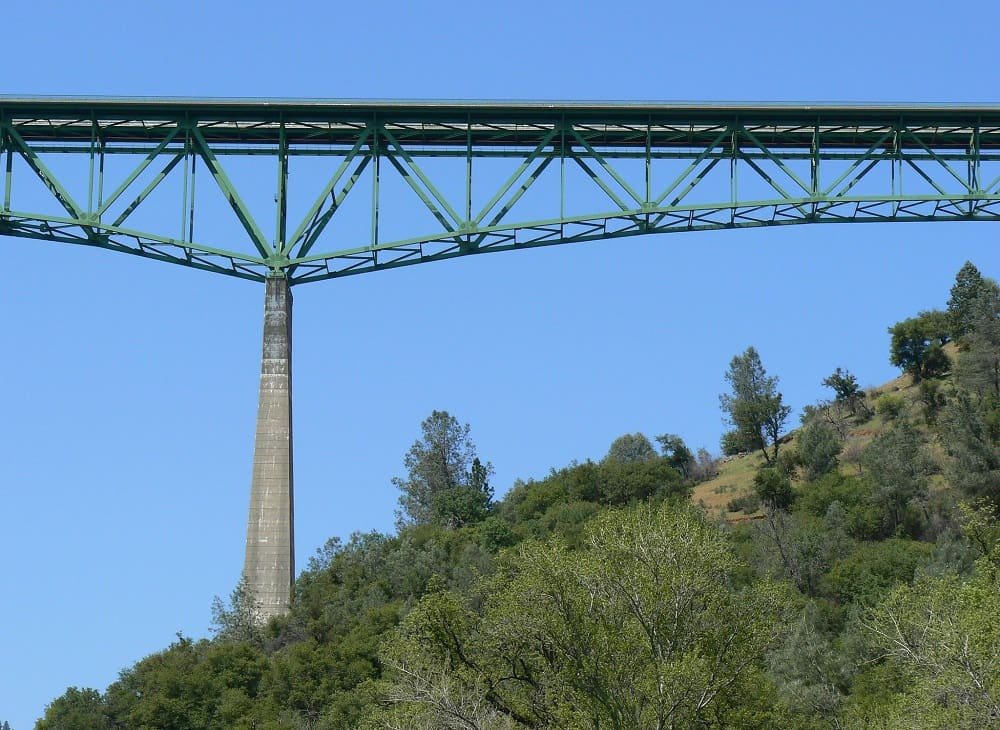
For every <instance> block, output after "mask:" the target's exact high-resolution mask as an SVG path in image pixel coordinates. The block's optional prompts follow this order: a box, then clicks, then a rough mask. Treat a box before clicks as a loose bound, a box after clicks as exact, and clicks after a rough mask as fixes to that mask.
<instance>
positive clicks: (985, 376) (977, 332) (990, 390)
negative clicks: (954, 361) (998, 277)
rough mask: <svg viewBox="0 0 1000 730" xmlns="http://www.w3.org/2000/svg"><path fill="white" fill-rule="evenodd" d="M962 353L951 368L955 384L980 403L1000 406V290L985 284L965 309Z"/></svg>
mask: <svg viewBox="0 0 1000 730" xmlns="http://www.w3.org/2000/svg"><path fill="white" fill-rule="evenodd" d="M968 310H969V315H968V316H969V322H968V330H967V331H966V333H965V339H964V345H965V350H966V351H965V352H964V353H963V355H962V357H961V358H960V359H959V361H958V365H957V367H956V368H955V379H956V380H957V381H958V384H959V385H960V386H961V387H962V388H964V389H965V390H968V391H970V392H972V393H975V394H976V395H977V396H979V398H980V399H984V398H991V399H993V400H994V401H996V402H998V403H1000V287H998V286H997V284H996V282H993V281H992V280H986V281H985V282H984V285H983V287H982V288H981V290H980V291H979V294H978V296H977V297H976V299H974V300H973V301H972V302H971V303H970V304H969V307H968Z"/></svg>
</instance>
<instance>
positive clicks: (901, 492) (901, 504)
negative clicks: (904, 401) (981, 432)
mask: <svg viewBox="0 0 1000 730" xmlns="http://www.w3.org/2000/svg"><path fill="white" fill-rule="evenodd" d="M862 461H863V463H864V466H865V470H866V471H867V473H868V477H869V479H870V480H871V482H872V487H873V492H872V500H873V502H874V506H876V507H877V508H878V510H879V514H880V515H881V518H882V521H883V528H884V534H886V535H891V534H893V533H894V532H895V531H897V530H898V529H900V528H902V527H904V522H905V521H906V519H907V517H908V514H909V508H910V506H911V502H914V501H916V502H922V501H924V500H926V498H927V489H928V485H929V480H930V475H931V474H932V473H933V472H934V470H935V465H934V461H933V460H932V459H931V457H930V455H929V454H928V452H927V449H926V447H925V446H924V442H923V437H922V435H921V434H920V432H918V431H917V430H916V429H915V428H914V427H913V426H911V425H910V424H909V423H907V422H906V421H901V422H900V423H898V424H897V425H895V426H893V428H891V429H889V430H888V431H886V432H885V433H883V434H881V435H879V436H877V437H876V438H875V439H874V440H873V441H872V442H871V443H870V444H869V445H868V448H866V449H865V452H864V455H863V457H862Z"/></svg>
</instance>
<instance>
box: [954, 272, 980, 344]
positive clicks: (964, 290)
mask: <svg viewBox="0 0 1000 730" xmlns="http://www.w3.org/2000/svg"><path fill="white" fill-rule="evenodd" d="M986 286H987V283H986V280H985V279H983V276H982V274H980V273H979V269H977V268H976V267H975V265H973V263H972V262H971V261H966V262H965V263H964V264H963V265H962V268H961V269H959V270H958V273H957V274H956V275H955V284H954V285H953V286H952V287H951V296H950V297H949V298H948V316H949V317H950V318H951V328H952V333H953V335H954V336H955V337H956V338H958V337H963V336H965V335H966V334H967V333H968V332H969V330H971V329H972V322H973V318H974V309H975V302H976V299H978V298H979V297H980V295H981V294H982V293H983V290H984V288H985V287H986Z"/></svg>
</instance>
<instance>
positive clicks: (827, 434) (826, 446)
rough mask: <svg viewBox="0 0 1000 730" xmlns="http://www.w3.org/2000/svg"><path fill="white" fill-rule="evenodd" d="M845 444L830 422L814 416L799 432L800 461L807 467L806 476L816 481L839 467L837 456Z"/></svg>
mask: <svg viewBox="0 0 1000 730" xmlns="http://www.w3.org/2000/svg"><path fill="white" fill-rule="evenodd" d="M842 448H843V444H842V443H841V441H840V439H839V438H838V437H837V433H836V431H834V430H833V427H832V426H830V425H829V424H828V423H826V422H824V421H822V420H820V419H819V418H818V417H813V418H811V419H809V421H807V422H806V424H805V426H803V427H802V430H801V431H800V432H799V438H798V452H799V461H800V462H801V464H802V466H803V467H805V477H806V479H807V480H809V481H815V480H816V479H819V478H820V477H821V476H823V475H824V474H827V473H828V472H831V471H833V470H834V469H836V468H837V456H838V455H839V454H840V451H841V449H842Z"/></svg>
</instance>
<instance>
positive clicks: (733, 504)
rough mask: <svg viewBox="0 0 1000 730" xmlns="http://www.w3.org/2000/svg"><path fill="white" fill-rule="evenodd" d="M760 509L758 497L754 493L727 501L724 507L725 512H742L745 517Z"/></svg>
mask: <svg viewBox="0 0 1000 730" xmlns="http://www.w3.org/2000/svg"><path fill="white" fill-rule="evenodd" d="M759 509H760V497H758V496H757V495H756V493H751V494H744V495H743V496H742V497H737V498H736V499H731V500H729V503H728V504H727V505H726V511H727V512H742V513H743V514H745V515H752V514H753V513H754V512H756V511H758V510H759Z"/></svg>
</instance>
